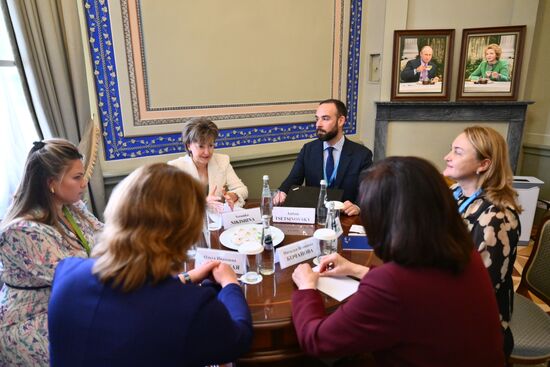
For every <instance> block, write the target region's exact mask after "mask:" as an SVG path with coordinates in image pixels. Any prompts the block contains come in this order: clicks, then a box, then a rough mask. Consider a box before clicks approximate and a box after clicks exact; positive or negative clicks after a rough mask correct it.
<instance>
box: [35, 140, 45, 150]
mask: <svg viewBox="0 0 550 367" xmlns="http://www.w3.org/2000/svg"><path fill="white" fill-rule="evenodd" d="M32 145H33V147H32V151H33V152H36V151H37V150H40V149H42V148H44V145H46V143H44V142H43V141H35V142H33V143H32Z"/></svg>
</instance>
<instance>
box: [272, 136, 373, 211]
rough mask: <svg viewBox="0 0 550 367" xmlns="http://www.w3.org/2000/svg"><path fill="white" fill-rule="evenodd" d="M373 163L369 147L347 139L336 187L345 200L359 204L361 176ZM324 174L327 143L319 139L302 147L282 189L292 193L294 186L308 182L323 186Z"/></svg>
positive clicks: (309, 184) (334, 186)
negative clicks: (324, 146) (341, 192)
mask: <svg viewBox="0 0 550 367" xmlns="http://www.w3.org/2000/svg"><path fill="white" fill-rule="evenodd" d="M371 164H372V152H371V151H370V150H369V148H367V147H365V146H363V145H361V144H357V143H354V142H353V141H351V140H348V139H347V138H346V139H345V141H344V146H343V147H342V154H341V155H340V162H339V163H338V171H337V173H336V180H335V182H334V185H333V186H332V187H333V188H335V189H341V190H344V193H343V195H342V201H346V200H349V201H351V202H355V201H356V199H357V191H358V189H359V178H360V177H359V176H360V173H361V172H362V171H363V170H365V169H367V168H369V167H370V165H371ZM323 174H324V173H323V142H322V141H321V140H319V139H317V140H314V141H312V142H309V143H307V144H305V145H304V146H303V147H302V150H300V154H299V155H298V158H296V162H294V166H293V167H292V170H291V171H290V174H289V175H288V177H287V178H286V180H284V182H283V183H282V184H281V187H280V188H279V189H280V190H281V191H284V192H285V193H288V190H289V189H290V187H291V186H292V185H301V184H302V183H303V182H304V179H305V182H306V186H315V187H319V183H320V181H321V180H322V179H323Z"/></svg>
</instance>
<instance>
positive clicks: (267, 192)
mask: <svg viewBox="0 0 550 367" xmlns="http://www.w3.org/2000/svg"><path fill="white" fill-rule="evenodd" d="M263 180H264V183H263V186H262V201H261V202H260V211H261V213H262V216H264V215H267V216H268V217H269V219H271V211H272V209H273V199H272V198H271V189H270V188H269V176H268V175H264V177H263Z"/></svg>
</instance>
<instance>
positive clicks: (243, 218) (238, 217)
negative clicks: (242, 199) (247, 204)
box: [222, 208, 262, 229]
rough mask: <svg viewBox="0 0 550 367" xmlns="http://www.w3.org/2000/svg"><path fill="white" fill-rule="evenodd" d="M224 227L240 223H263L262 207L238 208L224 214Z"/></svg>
mask: <svg viewBox="0 0 550 367" xmlns="http://www.w3.org/2000/svg"><path fill="white" fill-rule="evenodd" d="M222 221H223V228H224V229H228V228H231V227H233V226H236V225H239V224H248V223H262V215H261V214H260V208H253V209H245V210H238V211H233V212H227V213H223V214H222Z"/></svg>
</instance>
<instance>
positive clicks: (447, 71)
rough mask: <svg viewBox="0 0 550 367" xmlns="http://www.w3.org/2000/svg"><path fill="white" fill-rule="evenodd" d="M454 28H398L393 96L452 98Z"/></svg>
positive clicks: (395, 45) (429, 98)
mask: <svg viewBox="0 0 550 367" xmlns="http://www.w3.org/2000/svg"><path fill="white" fill-rule="evenodd" d="M453 41H454V29H427V30H403V31H395V32H394V35H393V64H392V68H393V69H392V92H391V99H392V100H404V99H410V100H444V101H448V100H449V97H450V96H449V87H450V85H451V80H450V79H451V62H452V52H453Z"/></svg>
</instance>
